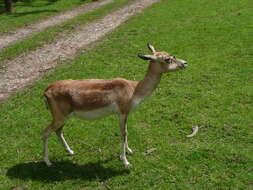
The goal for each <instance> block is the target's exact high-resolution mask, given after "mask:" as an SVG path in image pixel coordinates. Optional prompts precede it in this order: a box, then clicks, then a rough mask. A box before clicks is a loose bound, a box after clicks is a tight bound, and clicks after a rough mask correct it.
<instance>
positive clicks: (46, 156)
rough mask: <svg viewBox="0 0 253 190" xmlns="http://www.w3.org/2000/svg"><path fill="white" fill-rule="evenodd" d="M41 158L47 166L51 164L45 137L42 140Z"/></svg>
mask: <svg viewBox="0 0 253 190" xmlns="http://www.w3.org/2000/svg"><path fill="white" fill-rule="evenodd" d="M43 160H44V161H45V163H46V165H47V166H48V167H50V166H52V163H51V162H50V160H49V159H48V140H47V139H45V140H44V158H43Z"/></svg>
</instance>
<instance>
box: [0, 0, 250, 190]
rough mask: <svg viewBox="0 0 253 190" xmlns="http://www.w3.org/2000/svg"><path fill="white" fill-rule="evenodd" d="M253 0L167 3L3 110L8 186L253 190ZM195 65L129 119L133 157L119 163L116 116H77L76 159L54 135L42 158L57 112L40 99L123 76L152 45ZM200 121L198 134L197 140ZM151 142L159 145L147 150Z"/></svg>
mask: <svg viewBox="0 0 253 190" xmlns="http://www.w3.org/2000/svg"><path fill="white" fill-rule="evenodd" d="M252 7H253V5H252V2H251V1H250V0H242V1H236V0H228V1H226V2H224V1H221V0H214V1H209V0H202V1H199V0H195V1H190V0H185V1H178V0H171V1H162V2H160V3H158V4H155V5H154V6H152V7H151V8H149V9H148V10H146V11H145V13H143V14H141V15H138V16H135V17H134V18H132V19H131V20H130V21H128V22H127V23H126V24H125V25H124V26H122V27H120V28H119V29H118V30H117V31H115V32H114V33H113V34H111V35H108V36H107V37H106V38H105V39H104V40H103V41H101V42H100V43H99V44H98V45H97V46H96V47H95V48H93V49H90V50H89V51H86V52H85V53H83V54H82V55H81V56H79V57H78V58H76V60H74V61H72V62H70V63H68V64H66V65H64V66H61V67H58V68H57V69H55V71H52V72H50V73H49V74H47V75H46V76H45V77H44V78H43V79H42V80H40V81H38V82H37V83H36V84H35V85H34V86H32V87H31V88H30V89H27V90H25V91H23V92H20V93H18V94H16V95H15V96H13V97H12V98H11V99H9V100H8V101H6V102H4V103H2V104H1V105H0V106H1V107H0V108H1V110H0V117H1V127H0V134H1V138H0V161H1V167H0V187H1V189H10V187H13V186H20V187H23V188H27V189H29V190H30V189H75V190H76V189H131V190H132V189H173V190H174V189H194V190H195V189H201V190H202V189H252V183H253V172H252V163H253V151H252V143H253V141H252V139H253V138H252V136H253V133H252V127H253V123H252V115H253V110H252V106H253V105H252V104H253V102H252V94H253V88H252V83H253V77H252V73H253V67H252V65H251V62H252V52H253V49H252V42H253V39H252V37H251V36H252V27H251V26H252V22H251V21H252V11H253V8H252ZM147 42H150V43H152V44H153V45H154V46H155V47H156V48H157V49H158V50H164V51H168V52H170V53H172V54H174V55H176V56H177V57H180V58H182V59H185V60H187V61H188V62H189V68H187V69H186V70H184V71H182V72H175V73H171V74H168V75H166V76H164V77H163V79H162V81H161V84H160V85H159V87H158V89H157V90H156V91H155V93H154V94H153V95H152V96H151V97H149V98H148V99H147V100H146V101H145V102H143V103H142V104H141V105H140V107H139V109H138V110H137V111H136V112H135V113H133V114H132V115H131V116H130V118H129V120H128V128H129V144H130V147H131V148H132V149H133V150H134V151H135V154H134V155H131V156H128V159H129V161H130V162H131V163H132V164H133V168H132V169H130V170H126V169H124V168H123V166H122V163H121V161H119V159H118V155H119V152H120V137H119V128H118V121H117V118H116V117H115V116H111V117H108V118H105V119H102V120H95V121H82V120H78V119H70V120H69V121H68V122H67V123H66V126H65V128H64V132H65V136H66V139H67V140H68V141H69V144H70V146H71V147H72V148H73V150H74V151H76V152H77V153H78V154H77V155H75V156H73V157H69V156H67V155H66V154H65V152H64V151H63V147H62V145H61V144H60V143H59V142H58V140H57V139H56V137H55V135H52V137H51V138H50V158H51V160H52V161H53V162H55V164H56V167H54V168H50V169H48V168H47V167H46V166H45V165H44V164H43V163H42V162H41V154H42V142H41V138H40V134H41V131H42V129H43V128H44V127H46V126H47V125H48V123H49V122H50V119H51V117H50V115H49V113H48V111H47V110H46V108H45V106H44V103H43V100H42V98H41V96H42V94H43V91H44V89H45V88H46V87H47V86H48V85H49V84H50V83H52V82H54V81H57V80H61V79H68V78H72V79H79V78H113V77H124V78H127V79H132V80H140V79H141V78H142V77H143V75H144V73H145V70H146V68H147V63H146V62H145V61H142V60H139V59H138V57H136V54H137V53H148V50H147V48H146V43H147ZM193 125H199V126H200V125H201V126H203V128H201V129H200V131H199V132H198V134H197V135H196V136H195V137H193V138H191V139H188V138H186V137H185V135H186V134H188V133H190V132H191V131H190V129H191V127H192V126H193ZM150 148H156V151H155V152H153V153H152V154H150V155H147V156H144V155H143V154H142V153H143V152H145V151H146V150H148V149H150Z"/></svg>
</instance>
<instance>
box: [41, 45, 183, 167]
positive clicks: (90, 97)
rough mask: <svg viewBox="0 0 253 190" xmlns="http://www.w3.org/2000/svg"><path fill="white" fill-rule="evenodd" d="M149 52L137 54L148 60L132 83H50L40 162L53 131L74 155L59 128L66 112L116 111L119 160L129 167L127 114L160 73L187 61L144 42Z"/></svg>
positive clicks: (154, 84) (93, 116)
mask: <svg viewBox="0 0 253 190" xmlns="http://www.w3.org/2000/svg"><path fill="white" fill-rule="evenodd" d="M148 48H149V50H150V51H151V52H152V55H138V57H139V58H141V59H144V60H149V66H148V70H147V74H146V75H145V77H144V79H143V80H141V81H139V82H135V81H131V80H126V79H123V78H114V79H83V80H71V79H70V80H62V81H58V82H55V83H53V84H51V85H50V86H49V87H48V88H47V89H46V90H45V93H44V96H45V98H46V103H47V105H48V108H49V110H50V111H51V113H52V117H53V120H52V122H51V124H50V125H49V126H48V127H47V128H45V129H44V131H43V142H44V161H45V162H46V164H47V165H48V166H51V165H52V164H51V162H50V161H49V158H48V137H49V135H50V134H51V132H53V131H54V132H56V134H57V136H58V137H59V139H60V141H61V142H62V144H63V145H64V147H65V149H66V151H67V152H68V153H69V154H71V155H72V154H74V152H73V151H72V150H71V149H70V147H69V145H68V143H67V142H66V140H65V139H64V136H63V133H62V128H63V125H64V121H65V120H66V119H67V118H68V116H69V115H76V116H79V117H81V118H83V119H88V120H89V119H98V118H101V117H104V116H107V115H110V114H118V116H119V126H120V133H121V136H122V143H123V146H122V152H121V155H120V159H121V160H122V161H123V164H124V165H125V166H126V167H129V166H131V164H130V163H129V162H128V160H127V158H126V152H127V153H130V154H131V153H133V151H132V150H131V149H130V148H129V146H128V142H127V125H126V122H127V117H128V115H129V114H130V112H131V111H132V110H134V109H135V108H136V107H137V105H138V104H139V103H140V102H141V101H143V100H144V99H145V98H146V97H147V96H149V95H150V94H151V93H152V92H153V91H154V89H155V88H156V87H157V85H158V84H159V82H160V79H161V76H162V74H163V73H166V72H171V71H176V70H180V69H184V68H186V66H187V62H186V61H184V60H182V59H178V58H176V57H175V56H172V55H170V54H169V53H166V52H157V51H156V50H155V48H154V47H153V46H152V45H150V44H148Z"/></svg>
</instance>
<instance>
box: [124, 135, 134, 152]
mask: <svg viewBox="0 0 253 190" xmlns="http://www.w3.org/2000/svg"><path fill="white" fill-rule="evenodd" d="M125 145H126V151H127V153H128V154H133V151H132V149H131V148H129V146H128V142H127V136H126V138H125Z"/></svg>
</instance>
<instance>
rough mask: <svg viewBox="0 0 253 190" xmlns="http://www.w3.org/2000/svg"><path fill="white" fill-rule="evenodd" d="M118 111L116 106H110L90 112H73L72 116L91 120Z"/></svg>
mask: <svg viewBox="0 0 253 190" xmlns="http://www.w3.org/2000/svg"><path fill="white" fill-rule="evenodd" d="M118 111H119V110H118V106H117V105H116V104H111V105H109V106H106V107H103V108H99V109H95V110H91V111H75V112H74V113H73V115H75V116H77V117H79V118H81V119H86V120H92V119H98V118H101V117H105V116H108V115H111V114H115V113H118Z"/></svg>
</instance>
